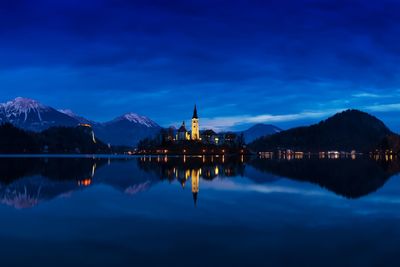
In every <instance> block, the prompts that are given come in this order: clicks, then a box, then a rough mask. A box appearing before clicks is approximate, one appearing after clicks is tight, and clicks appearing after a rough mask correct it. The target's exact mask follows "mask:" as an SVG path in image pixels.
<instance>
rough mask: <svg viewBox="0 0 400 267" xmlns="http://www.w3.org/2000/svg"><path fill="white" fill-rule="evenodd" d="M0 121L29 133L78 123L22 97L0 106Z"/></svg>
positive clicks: (52, 109)
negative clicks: (29, 131)
mask: <svg viewBox="0 0 400 267" xmlns="http://www.w3.org/2000/svg"><path fill="white" fill-rule="evenodd" d="M0 121H1V122H10V123H12V124H14V125H15V126H17V127H20V128H22V129H25V130H31V131H42V130H45V129H47V128H50V127H53V126H75V125H77V124H78V123H79V122H78V121H77V120H76V119H74V118H72V117H70V116H68V115H66V114H64V113H61V112H59V111H57V110H56V109H54V108H51V107H48V106H45V105H43V104H41V103H39V102H38V101H36V100H33V99H29V98H23V97H17V98H15V99H14V100H12V101H8V102H6V103H3V104H0Z"/></svg>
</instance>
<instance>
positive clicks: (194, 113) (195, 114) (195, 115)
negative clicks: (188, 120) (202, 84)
mask: <svg viewBox="0 0 400 267" xmlns="http://www.w3.org/2000/svg"><path fill="white" fill-rule="evenodd" d="M198 118H199V116H197V106H196V105H194V111H193V119H198Z"/></svg>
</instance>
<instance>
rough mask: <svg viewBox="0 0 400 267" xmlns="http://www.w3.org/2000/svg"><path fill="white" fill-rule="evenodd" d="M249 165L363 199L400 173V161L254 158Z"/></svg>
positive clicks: (343, 194)
mask: <svg viewBox="0 0 400 267" xmlns="http://www.w3.org/2000/svg"><path fill="white" fill-rule="evenodd" d="M249 164H250V165H251V166H253V167H254V168H256V169H258V170H260V171H263V172H265V173H269V174H274V175H278V176H281V177H286V178H290V179H294V180H299V181H305V182H311V183H315V184H318V185H320V186H321V187H323V188H326V189H328V190H329V191H333V192H334V193H336V194H338V195H341V196H344V197H347V198H359V197H362V196H366V195H368V194H370V193H373V192H375V191H376V190H378V189H379V188H380V187H382V186H383V185H384V184H385V183H386V181H387V180H388V179H389V178H390V177H391V176H393V175H395V174H397V173H398V172H399V171H400V162H399V161H391V160H388V161H374V160H372V159H370V158H357V159H355V160H352V159H340V160H333V159H317V158H315V159H313V158H311V159H306V160H265V159H254V160H252V161H251V162H249Z"/></svg>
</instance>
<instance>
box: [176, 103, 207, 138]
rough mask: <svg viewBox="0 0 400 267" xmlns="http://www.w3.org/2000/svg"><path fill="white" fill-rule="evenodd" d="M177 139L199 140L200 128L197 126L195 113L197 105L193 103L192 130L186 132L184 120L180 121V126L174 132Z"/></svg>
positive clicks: (197, 120)
mask: <svg viewBox="0 0 400 267" xmlns="http://www.w3.org/2000/svg"><path fill="white" fill-rule="evenodd" d="M176 140H177V141H187V140H193V141H200V140H201V137H200V128H199V116H198V115H197V106H196V105H194V111H193V117H192V130H191V132H188V131H187V129H186V125H185V122H182V126H181V127H180V128H179V129H178V132H177V134H176Z"/></svg>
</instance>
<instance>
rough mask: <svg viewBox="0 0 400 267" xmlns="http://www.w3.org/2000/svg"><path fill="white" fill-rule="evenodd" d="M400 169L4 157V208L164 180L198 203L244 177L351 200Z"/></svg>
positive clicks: (360, 163)
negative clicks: (206, 191) (211, 186)
mask: <svg viewBox="0 0 400 267" xmlns="http://www.w3.org/2000/svg"><path fill="white" fill-rule="evenodd" d="M399 170H400V162H397V161H373V160H370V159H367V158H360V159H357V160H350V159H342V160H330V159H305V160H291V161H287V160H263V159H252V160H250V161H246V159H244V158H240V157H239V158H237V157H235V158H228V157H152V158H149V157H143V158H130V159H93V158H2V159H0V203H3V204H6V205H10V206H13V207H16V208H27V207H33V206H35V205H37V204H39V203H40V202H43V201H48V200H51V199H54V198H56V197H59V196H62V195H69V194H71V193H72V192H74V191H77V190H82V189H84V188H86V187H88V186H92V185H96V184H104V185H107V186H111V187H112V188H114V189H116V190H118V191H120V192H122V193H124V194H136V193H138V192H141V191H145V190H148V189H149V188H150V187H151V186H153V185H155V184H156V183H158V182H159V181H160V180H169V181H175V180H176V181H178V182H179V183H180V184H181V185H182V186H183V187H185V186H190V187H191V189H192V193H193V198H194V201H195V203H196V201H197V198H198V197H200V195H201V183H202V179H203V180H213V179H215V178H216V177H220V178H224V177H228V178H229V177H235V176H245V177H247V178H248V179H250V180H251V181H253V182H255V183H270V182H275V181H278V180H279V178H280V177H287V178H289V179H294V180H299V181H305V182H311V183H315V184H318V185H320V186H322V187H324V188H326V189H328V190H330V191H333V192H335V193H336V194H338V195H342V196H345V197H348V198H358V197H362V196H365V195H367V194H370V193H372V192H374V191H376V190H377V189H379V188H380V187H381V186H383V184H384V183H385V182H386V181H387V180H388V179H389V178H390V177H391V176H392V175H394V174H396V173H397V172H399ZM199 189H200V191H199ZM199 194H200V195H199Z"/></svg>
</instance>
